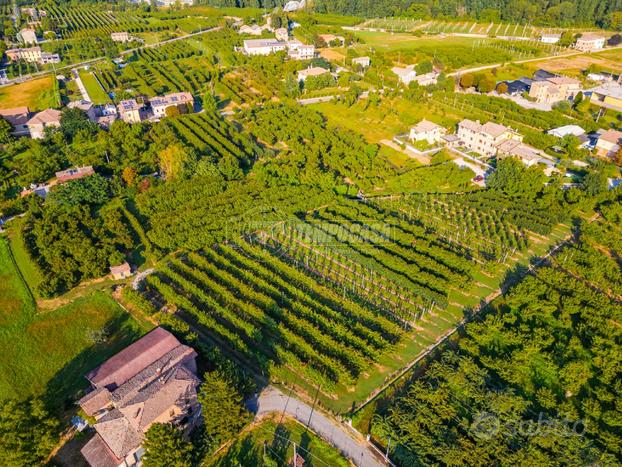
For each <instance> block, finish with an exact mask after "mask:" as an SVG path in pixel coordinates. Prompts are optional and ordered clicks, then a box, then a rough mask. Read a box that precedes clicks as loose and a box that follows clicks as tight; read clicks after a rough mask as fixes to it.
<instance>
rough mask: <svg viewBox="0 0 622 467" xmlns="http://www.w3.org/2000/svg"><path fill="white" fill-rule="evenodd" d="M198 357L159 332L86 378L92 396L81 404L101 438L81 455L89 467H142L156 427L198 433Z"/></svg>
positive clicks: (94, 440) (89, 443) (161, 330)
mask: <svg viewBox="0 0 622 467" xmlns="http://www.w3.org/2000/svg"><path fill="white" fill-rule="evenodd" d="M196 357H197V353H196V352H195V351H194V350H193V349H192V348H191V347H188V346H186V345H183V344H181V343H180V342H179V341H178V340H177V339H176V338H175V336H173V335H172V334H171V333H170V332H168V331H166V330H164V329H162V328H160V327H158V328H155V329H154V330H153V331H151V332H149V333H148V334H146V335H145V336H143V337H141V338H140V339H138V340H137V341H136V342H134V343H133V344H131V345H130V346H129V347H126V348H125V349H124V350H122V351H121V352H119V353H118V354H116V355H114V356H113V357H112V358H110V359H108V360H107V361H105V362H104V363H103V364H101V365H100V366H98V367H97V368H95V369H93V370H91V371H90V372H89V373H87V374H86V379H87V380H88V381H89V383H90V384H91V391H90V392H89V393H88V394H86V395H85V396H84V397H82V398H81V399H80V400H79V401H78V404H79V405H80V407H81V408H82V410H83V411H84V412H85V413H86V414H87V415H88V416H90V417H94V418H95V423H94V424H93V428H95V431H96V433H95V436H94V437H93V438H91V439H90V440H89V442H88V443H86V445H85V446H84V447H83V448H82V449H81V451H80V452H81V453H82V455H83V456H84V458H85V459H86V461H87V462H88V463H89V465H91V466H92V467H113V466H114V467H116V466H134V465H140V464H141V462H140V458H141V456H142V454H143V452H144V451H143V450H142V449H141V444H142V442H143V439H144V435H145V432H146V431H147V430H148V429H149V427H150V426H151V425H152V424H153V423H172V424H174V425H176V426H178V427H180V428H182V429H184V430H186V431H189V430H191V429H192V428H193V426H194V425H195V424H196V423H197V421H198V420H199V419H200V414H201V410H200V405H199V403H198V401H197V387H198V385H199V379H198V378H197V376H196V373H197V365H196Z"/></svg>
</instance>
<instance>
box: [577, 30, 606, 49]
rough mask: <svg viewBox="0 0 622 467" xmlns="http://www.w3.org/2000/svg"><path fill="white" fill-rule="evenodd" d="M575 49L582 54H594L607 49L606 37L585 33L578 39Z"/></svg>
mask: <svg viewBox="0 0 622 467" xmlns="http://www.w3.org/2000/svg"><path fill="white" fill-rule="evenodd" d="M574 46H575V48H576V49H578V50H580V51H581V52H592V51H594V50H600V49H602V48H603V47H605V37H604V36H601V35H599V34H593V33H585V34H583V35H581V37H579V38H578V39H577V42H576V43H575V45H574Z"/></svg>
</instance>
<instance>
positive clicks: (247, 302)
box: [146, 241, 403, 389]
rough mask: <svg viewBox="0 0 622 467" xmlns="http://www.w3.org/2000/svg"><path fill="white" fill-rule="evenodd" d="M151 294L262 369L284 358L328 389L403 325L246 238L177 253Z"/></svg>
mask: <svg viewBox="0 0 622 467" xmlns="http://www.w3.org/2000/svg"><path fill="white" fill-rule="evenodd" d="M146 295H147V296H151V297H157V300H158V301H160V302H162V303H166V304H167V305H168V306H169V307H174V308H177V309H178V310H179V311H180V312H181V313H183V314H184V315H185V316H186V317H188V318H189V319H192V320H193V321H194V322H195V323H197V325H198V326H200V328H201V329H203V331H204V332H205V333H207V334H208V335H209V337H210V338H212V339H214V340H215V341H216V342H218V343H219V344H221V345H224V346H225V348H227V349H228V350H229V351H230V352H232V353H233V354H235V355H237V356H239V357H241V358H244V359H247V360H249V361H251V362H253V363H254V364H255V365H257V366H258V367H260V368H261V369H262V370H265V371H270V369H271V368H274V366H275V365H276V366H285V367H288V368H290V369H294V370H295V371H296V372H297V373H298V374H301V375H302V376H303V377H304V379H306V380H307V381H309V382H311V383H320V384H322V386H323V388H325V389H330V388H334V386H335V384H338V383H343V384H350V383H352V382H353V381H354V380H356V378H357V377H358V376H359V375H360V374H361V373H362V372H363V371H365V370H366V369H367V368H369V367H370V366H371V365H372V364H373V362H374V361H377V360H378V358H379V357H380V356H381V355H382V354H384V353H385V352H387V351H388V350H389V349H391V348H392V347H393V345H394V344H395V343H396V342H397V341H398V340H399V338H400V336H401V334H402V333H403V330H402V329H401V328H400V326H399V324H398V323H396V322H395V321H393V320H391V319H389V318H387V317H384V316H381V315H377V314H375V313H373V312H371V311H370V310H369V309H367V308H365V307H363V306H361V305H360V304H358V303H356V302H355V301H352V300H349V299H348V298H346V297H343V296H341V295H340V294H338V293H336V292H335V291H334V290H332V289H331V288H329V287H326V286H323V285H321V284H319V283H318V282H316V281H315V280H313V279H312V278H311V277H309V276H307V275H305V274H304V273H302V272H301V271H299V270H298V269H296V268H294V267H292V266H291V265H289V264H287V263H286V262H285V261H283V260H282V259H280V258H278V257H276V256H273V255H271V254H270V253H269V252H268V251H266V250H265V249H263V248H261V247H259V246H256V245H252V244H250V243H247V242H245V241H240V242H238V243H236V244H235V245H233V244H232V245H219V246H216V247H214V248H212V249H209V250H205V251H203V252H201V253H189V254H187V255H185V256H184V257H183V258H175V259H172V260H171V261H170V262H169V263H168V264H167V265H166V266H164V267H161V268H160V269H159V270H158V272H157V274H155V275H152V276H149V277H148V279H147V291H146ZM270 362H271V363H270Z"/></svg>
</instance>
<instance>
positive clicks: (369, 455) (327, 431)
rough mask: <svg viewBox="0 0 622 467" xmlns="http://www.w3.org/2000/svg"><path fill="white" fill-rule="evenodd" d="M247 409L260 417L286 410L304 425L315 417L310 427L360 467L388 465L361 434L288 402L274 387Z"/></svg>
mask: <svg viewBox="0 0 622 467" xmlns="http://www.w3.org/2000/svg"><path fill="white" fill-rule="evenodd" d="M247 406H248V408H249V410H251V411H252V412H254V413H255V414H257V416H261V415H266V414H269V413H274V412H277V413H282V412H283V411H285V413H287V414H288V415H289V416H291V417H293V418H295V419H296V420H298V421H299V422H301V423H303V424H304V425H307V423H309V417H311V422H310V423H309V425H308V426H309V428H310V429H311V430H313V431H314V432H315V433H317V434H318V435H319V436H321V437H322V438H324V439H325V440H326V441H328V442H329V443H331V444H332V445H333V446H335V447H336V448H337V449H339V450H340V451H341V453H342V454H344V455H345V456H346V457H348V458H350V459H351V460H352V462H354V464H356V465H357V466H359V467H383V466H386V465H387V463H385V462H384V460H383V458H382V455H381V454H380V453H379V452H378V451H377V450H376V449H375V448H373V447H372V446H371V445H370V444H369V443H368V442H367V441H366V440H364V439H360V434H358V433H356V432H355V431H354V430H352V429H348V427H346V426H345V425H343V424H341V423H339V422H337V421H335V420H332V419H331V418H329V417H327V416H326V415H324V414H322V413H320V412H319V411H318V410H317V407H316V409H315V410H313V413H312V409H311V407H310V406H308V405H307V404H305V403H304V402H301V401H299V400H298V399H296V398H294V397H291V398H289V399H288V396H286V395H285V394H283V393H282V392H281V391H279V390H278V389H276V388H274V387H272V386H268V387H267V388H266V389H264V390H263V391H262V392H261V393H260V394H259V397H256V398H254V399H252V400H250V401H248V402H247ZM357 434H358V436H357Z"/></svg>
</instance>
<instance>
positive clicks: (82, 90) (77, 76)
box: [71, 68, 91, 102]
mask: <svg viewBox="0 0 622 467" xmlns="http://www.w3.org/2000/svg"><path fill="white" fill-rule="evenodd" d="M71 74H72V75H73V79H74V81H75V82H76V84H77V85H78V89H79V90H80V94H82V99H84V100H85V101H88V102H91V97H90V96H89V93H88V92H87V90H86V87H84V83H83V82H82V78H80V74H79V73H78V70H76V69H75V68H74V69H73V70H71Z"/></svg>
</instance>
